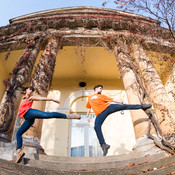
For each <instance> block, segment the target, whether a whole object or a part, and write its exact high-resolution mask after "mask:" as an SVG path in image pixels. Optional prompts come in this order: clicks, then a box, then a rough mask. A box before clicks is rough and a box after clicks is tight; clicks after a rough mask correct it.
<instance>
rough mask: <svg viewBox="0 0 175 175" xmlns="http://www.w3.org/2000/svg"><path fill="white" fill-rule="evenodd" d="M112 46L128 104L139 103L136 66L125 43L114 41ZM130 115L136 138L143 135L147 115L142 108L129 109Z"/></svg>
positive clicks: (139, 90) (145, 129) (145, 128)
mask: <svg viewBox="0 0 175 175" xmlns="http://www.w3.org/2000/svg"><path fill="white" fill-rule="evenodd" d="M116 42H117V44H116V45H115V47H114V52H115V55H116V61H117V64H118V69H119V72H120V76H121V78H122V81H123V84H124V87H125V91H126V94H127V98H128V102H129V104H141V100H140V94H141V91H142V89H141V87H140V85H139V82H138V75H137V73H136V67H135V65H134V64H133V58H132V57H131V56H130V54H129V52H128V47H127V45H126V44H125V43H124V42H123V41H121V40H118V41H116ZM130 112H131V117H132V121H133V125H134V131H135V136H136V139H139V138H141V137H143V136H144V135H145V134H146V131H147V127H148V122H147V121H148V116H147V115H146V114H145V112H144V111H143V110H131V111H130Z"/></svg>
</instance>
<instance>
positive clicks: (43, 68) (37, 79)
mask: <svg viewBox="0 0 175 175" xmlns="http://www.w3.org/2000/svg"><path fill="white" fill-rule="evenodd" d="M57 40H58V39H57V38H50V39H49V41H48V44H47V46H46V48H45V50H44V52H43V54H42V55H41V58H40V60H39V63H38V65H37V67H36V69H35V72H34V74H33V78H32V83H31V84H32V86H34V87H35V89H36V94H39V95H40V96H45V97H46V96H47V94H48V91H49V89H50V85H51V83H52V77H53V72H54V67H55V61H56V55H57V51H58V41H57ZM32 108H35V109H38V110H42V111H44V109H45V102H43V101H38V102H37V101H36V102H34V104H33V106H32ZM42 122H43V120H42V119H36V120H35V123H34V125H33V127H31V128H30V129H29V130H28V131H27V132H26V133H25V135H24V138H25V139H24V145H26V146H30V147H34V148H39V149H40V150H43V148H42V147H41V146H40V138H41V130H42Z"/></svg>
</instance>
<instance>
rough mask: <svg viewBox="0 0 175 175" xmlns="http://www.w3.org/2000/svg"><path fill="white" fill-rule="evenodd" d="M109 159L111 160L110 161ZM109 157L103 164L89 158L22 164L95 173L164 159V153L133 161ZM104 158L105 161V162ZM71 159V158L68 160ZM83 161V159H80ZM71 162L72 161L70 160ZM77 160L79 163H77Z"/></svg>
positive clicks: (26, 160) (25, 160)
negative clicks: (86, 159)
mask: <svg viewBox="0 0 175 175" xmlns="http://www.w3.org/2000/svg"><path fill="white" fill-rule="evenodd" d="M110 157H111V159H110ZM110 157H108V158H107V157H103V158H102V159H103V160H104V162H102V159H101V161H98V159H99V158H93V159H91V158H89V159H90V160H93V161H92V162H90V161H89V160H88V161H87V162H85V161H84V162H83V161H81V158H79V159H76V161H70V160H69V158H66V159H65V160H69V161H63V159H62V160H56V161H53V160H49V161H48V160H47V159H45V160H34V159H27V158H24V162H23V163H24V164H27V165H30V166H32V167H39V168H43V169H45V168H46V169H52V170H64V171H97V170H104V169H114V168H115V169H116V168H121V167H126V166H127V165H128V164H139V163H143V162H154V161H157V160H159V159H162V158H165V153H159V154H155V155H150V156H144V157H143V156H142V157H139V158H135V159H131V158H129V159H126V158H125V160H122V159H121V160H120V159H118V158H117V156H110ZM105 158H106V159H107V160H105ZM70 159H71V158H70ZM82 159H83V160H85V159H84V158H82ZM71 160H73V159H71ZM78 160H79V161H78Z"/></svg>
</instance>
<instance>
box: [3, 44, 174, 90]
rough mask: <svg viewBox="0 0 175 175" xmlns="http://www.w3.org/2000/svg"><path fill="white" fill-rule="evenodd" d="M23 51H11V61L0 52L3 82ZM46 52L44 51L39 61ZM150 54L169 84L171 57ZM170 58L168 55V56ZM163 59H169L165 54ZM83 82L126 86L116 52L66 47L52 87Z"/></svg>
mask: <svg viewBox="0 0 175 175" xmlns="http://www.w3.org/2000/svg"><path fill="white" fill-rule="evenodd" d="M23 52H24V50H16V51H11V53H10V55H9V57H8V60H4V58H5V55H6V54H7V52H1V53H0V73H1V81H3V80H4V79H7V78H8V77H10V75H9V73H11V72H12V70H13V68H14V66H15V64H16V62H17V61H18V59H19V58H20V56H21V55H22V54H23ZM42 52H43V51H42V50H41V51H40V53H39V55H38V57H37V61H36V64H37V63H38V60H39V59H40V56H41V54H42ZM147 54H148V56H149V57H150V59H151V61H152V63H153V64H154V66H155V67H156V69H157V71H158V73H159V75H160V77H161V79H162V81H163V82H164V83H165V80H167V77H168V76H169V72H168V71H170V69H171V68H170V67H171V66H170V65H171V63H169V62H168V61H167V59H164V60H162V59H160V58H162V55H160V54H158V53H153V52H151V53H147ZM159 57H160V58H159ZM168 57H169V56H168V55H167V56H166V58H168ZM163 58H165V55H164V57H163ZM36 64H35V65H36ZM167 64H168V65H167ZM167 69H168V70H167ZM81 81H84V82H86V83H87V84H88V85H89V84H92V85H91V86H92V87H93V85H94V84H97V83H103V82H106V84H110V85H111V86H113V87H114V88H116V89H123V84H122V81H121V80H120V76H119V71H118V68H117V64H116V58H115V56H114V54H113V53H111V52H109V51H108V50H106V49H105V48H104V47H81V46H80V47H76V46H64V47H63V48H62V49H61V50H60V51H59V52H58V54H57V59H56V65H55V71H54V74H53V81H52V87H51V88H52V89H58V88H60V87H61V86H70V85H71V86H72V87H75V86H78V83H79V82H81ZM105 87H106V86H105Z"/></svg>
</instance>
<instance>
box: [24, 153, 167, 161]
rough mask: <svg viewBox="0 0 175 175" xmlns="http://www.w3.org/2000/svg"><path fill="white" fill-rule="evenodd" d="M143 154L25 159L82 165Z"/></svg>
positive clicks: (36, 156) (141, 154)
mask: <svg viewBox="0 0 175 175" xmlns="http://www.w3.org/2000/svg"><path fill="white" fill-rule="evenodd" d="M144 156H145V153H144V152H132V153H130V154H123V155H116V156H106V157H104V156H102V157H66V156H49V155H44V154H33V156H32V157H31V156H30V157H28V156H25V158H29V159H35V160H44V161H52V162H53V161H54V162H66V163H69V162H70V163H71V162H73V163H75V162H78V163H79V162H82V163H83V162H84V163H88V162H90V163H93V162H94V163H96V162H111V161H123V160H128V159H135V158H141V157H144ZM161 156H164V157H165V156H166V153H162V154H161Z"/></svg>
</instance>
